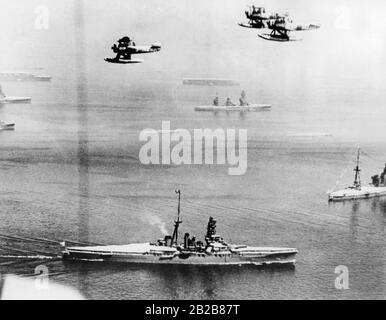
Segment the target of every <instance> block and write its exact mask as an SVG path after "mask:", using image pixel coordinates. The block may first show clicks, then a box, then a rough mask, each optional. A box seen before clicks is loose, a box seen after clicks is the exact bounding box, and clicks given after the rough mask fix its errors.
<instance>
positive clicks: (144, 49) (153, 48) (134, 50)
mask: <svg viewBox="0 0 386 320" xmlns="http://www.w3.org/2000/svg"><path fill="white" fill-rule="evenodd" d="M128 48H129V50H130V53H131V54H141V53H151V52H157V51H160V50H161V44H159V43H153V44H152V45H150V46H129V47H128Z"/></svg>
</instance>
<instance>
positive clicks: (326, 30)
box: [0, 0, 386, 87]
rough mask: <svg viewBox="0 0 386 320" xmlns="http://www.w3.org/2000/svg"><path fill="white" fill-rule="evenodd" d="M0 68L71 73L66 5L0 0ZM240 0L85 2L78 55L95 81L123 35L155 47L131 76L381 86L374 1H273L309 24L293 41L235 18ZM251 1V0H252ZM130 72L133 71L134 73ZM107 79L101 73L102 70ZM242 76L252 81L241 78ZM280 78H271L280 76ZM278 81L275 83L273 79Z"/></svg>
mask: <svg viewBox="0 0 386 320" xmlns="http://www.w3.org/2000/svg"><path fill="white" fill-rule="evenodd" d="M0 3H1V13H0V15H1V17H0V26H1V29H2V32H1V33H0V43H1V52H2V54H1V59H0V68H1V69H2V70H6V69H7V70H8V69H22V68H25V67H43V68H45V69H46V71H47V73H51V74H55V75H56V74H57V73H59V74H61V73H62V74H63V73H66V72H70V70H72V69H71V68H72V67H71V66H73V63H74V52H75V45H76V44H75V40H74V38H75V30H74V1H57V0H44V1H41V0H13V1H5V0H1V1H0ZM252 3H253V2H252V1H249V0H241V1H240V0H237V1H236V0H233V1H232V0H211V1H206V0H198V1H187V0H168V1H164V0H146V1H139V0H129V1H128V0H112V1H105V0H92V1H91V0H86V1H84V8H85V10H84V17H85V44H86V52H85V55H86V60H87V65H88V71H89V72H90V78H91V79H92V78H94V77H95V78H98V76H99V75H100V68H103V67H104V64H105V63H104V61H103V59H104V58H105V57H107V56H111V55H112V52H111V51H110V47H111V45H112V43H113V42H114V41H116V40H117V39H118V38H119V37H121V36H123V35H130V36H132V37H133V38H134V39H135V41H136V42H137V43H140V44H142V43H143V44H150V43H152V42H154V41H159V42H161V43H162V45H163V50H162V51H161V52H160V53H159V54H157V55H147V56H144V57H143V58H144V59H145V60H146V64H144V66H143V67H142V69H141V72H144V73H145V72H155V73H156V72H161V73H163V74H165V73H167V74H169V75H175V76H189V75H192V76H198V75H203V76H204V75H206V74H207V75H212V76H216V75H218V76H224V75H225V76H226V75H230V74H233V75H236V74H237V76H239V77H247V78H249V79H255V78H256V81H257V80H258V79H260V77H261V75H265V76H266V75H267V74H268V75H270V77H272V78H277V79H276V80H275V81H282V80H283V79H287V80H286V81H287V82H288V81H292V80H291V79H292V77H289V76H288V75H289V74H291V73H295V74H298V76H299V77H301V78H307V79H308V80H309V81H321V79H325V80H324V81H327V80H326V79H330V80H329V81H334V80H335V79H340V80H342V79H343V80H344V79H350V80H351V81H356V82H361V83H362V84H363V86H375V87H383V84H384V83H385V80H386V76H385V73H384V69H385V66H386V63H385V59H386V58H385V56H386V55H385V41H386V40H385V39H386V37H385V33H386V21H385V19H384V17H385V16H386V4H385V2H384V1H376V0H370V1H366V2H364V1H359V0H350V1H342V0H333V1H332V0H330V1H325V0H323V1H309V0H281V1H279V0H277V1H269V2H267V3H265V7H266V8H267V10H268V11H270V10H272V11H276V10H278V11H289V12H290V13H291V16H292V17H293V18H294V20H295V22H296V21H298V22H300V23H307V22H319V23H320V24H321V25H322V28H321V29H319V30H317V31H310V32H300V33H298V35H299V36H301V37H302V38H303V41H300V42H296V43H275V42H267V41H264V40H262V39H259V38H258V37H257V36H256V33H257V32H256V31H255V30H249V29H244V28H241V27H239V26H237V23H238V22H240V21H242V20H244V10H245V9H246V7H247V5H248V4H252ZM256 4H258V3H256ZM39 5H43V6H46V7H47V8H48V10H49V11H48V12H49V27H48V30H37V29H36V28H35V20H36V13H35V10H36V8H37V6H39ZM135 72H136V71H135ZM106 76H107V77H108V75H106ZM251 77H252V78H251ZM280 79H281V80H280ZM282 84H283V85H285V82H282Z"/></svg>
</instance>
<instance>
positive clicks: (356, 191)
mask: <svg viewBox="0 0 386 320" xmlns="http://www.w3.org/2000/svg"><path fill="white" fill-rule="evenodd" d="M359 158H360V150H358V154H357V164H356V167H355V168H354V172H355V178H354V183H353V184H352V185H351V186H349V187H347V188H345V189H342V190H338V191H334V192H331V193H330V194H329V195H328V198H329V201H342V200H354V199H367V198H374V197H381V196H386V181H385V179H386V165H385V168H384V169H383V172H382V173H381V174H380V175H375V176H372V177H371V178H372V182H371V183H370V184H369V185H367V186H362V182H361V177H360V172H361V169H360V168H359Z"/></svg>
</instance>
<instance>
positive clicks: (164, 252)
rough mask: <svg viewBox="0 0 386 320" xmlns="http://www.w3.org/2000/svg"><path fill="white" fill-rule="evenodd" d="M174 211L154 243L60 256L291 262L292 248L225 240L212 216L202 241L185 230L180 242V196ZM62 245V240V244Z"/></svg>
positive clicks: (226, 262) (216, 262)
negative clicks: (167, 231) (168, 228)
mask: <svg viewBox="0 0 386 320" xmlns="http://www.w3.org/2000/svg"><path fill="white" fill-rule="evenodd" d="M176 192H177V194H178V213H177V219H176V220H175V221H174V231H173V234H172V235H171V236H170V235H167V236H165V237H164V238H161V239H159V240H158V241H157V242H155V243H138V244H128V245H110V246H86V247H65V249H64V251H63V255H62V256H63V259H65V260H87V261H110V262H112V261H114V262H129V263H153V264H195V265H244V264H252V265H266V264H286V263H290V264H293V263H295V255H296V254H297V252H298V250H297V249H295V248H277V247H250V246H247V245H234V244H228V243H227V242H225V240H224V239H223V238H222V237H221V236H220V235H218V234H216V220H215V219H213V218H212V217H210V218H209V222H208V226H207V230H206V236H205V241H200V240H196V238H195V237H190V235H189V233H185V235H184V239H183V242H182V243H179V242H178V228H179V225H180V224H181V223H182V221H181V220H180V198H181V193H180V191H179V190H176ZM64 245H65V244H64Z"/></svg>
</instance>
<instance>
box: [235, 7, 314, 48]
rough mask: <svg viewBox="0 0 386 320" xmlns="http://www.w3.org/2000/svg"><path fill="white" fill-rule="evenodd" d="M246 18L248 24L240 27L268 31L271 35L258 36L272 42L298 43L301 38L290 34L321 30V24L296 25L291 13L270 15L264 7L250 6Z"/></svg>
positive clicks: (242, 24)
mask: <svg viewBox="0 0 386 320" xmlns="http://www.w3.org/2000/svg"><path fill="white" fill-rule="evenodd" d="M245 16H246V17H247V19H248V21H247V22H246V23H244V22H242V23H239V26H241V27H245V28H252V29H268V30H271V32H270V33H263V34H258V36H259V37H260V38H262V39H265V40H270V41H280V42H286V41H297V40H301V38H298V37H295V36H290V35H289V33H290V32H294V31H308V30H315V29H319V28H320V25H319V24H312V23H310V24H304V25H301V24H296V23H294V22H293V20H292V19H291V18H290V16H289V13H284V14H279V13H274V14H268V13H266V11H265V8H263V7H256V6H250V7H249V9H248V10H247V11H245Z"/></svg>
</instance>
